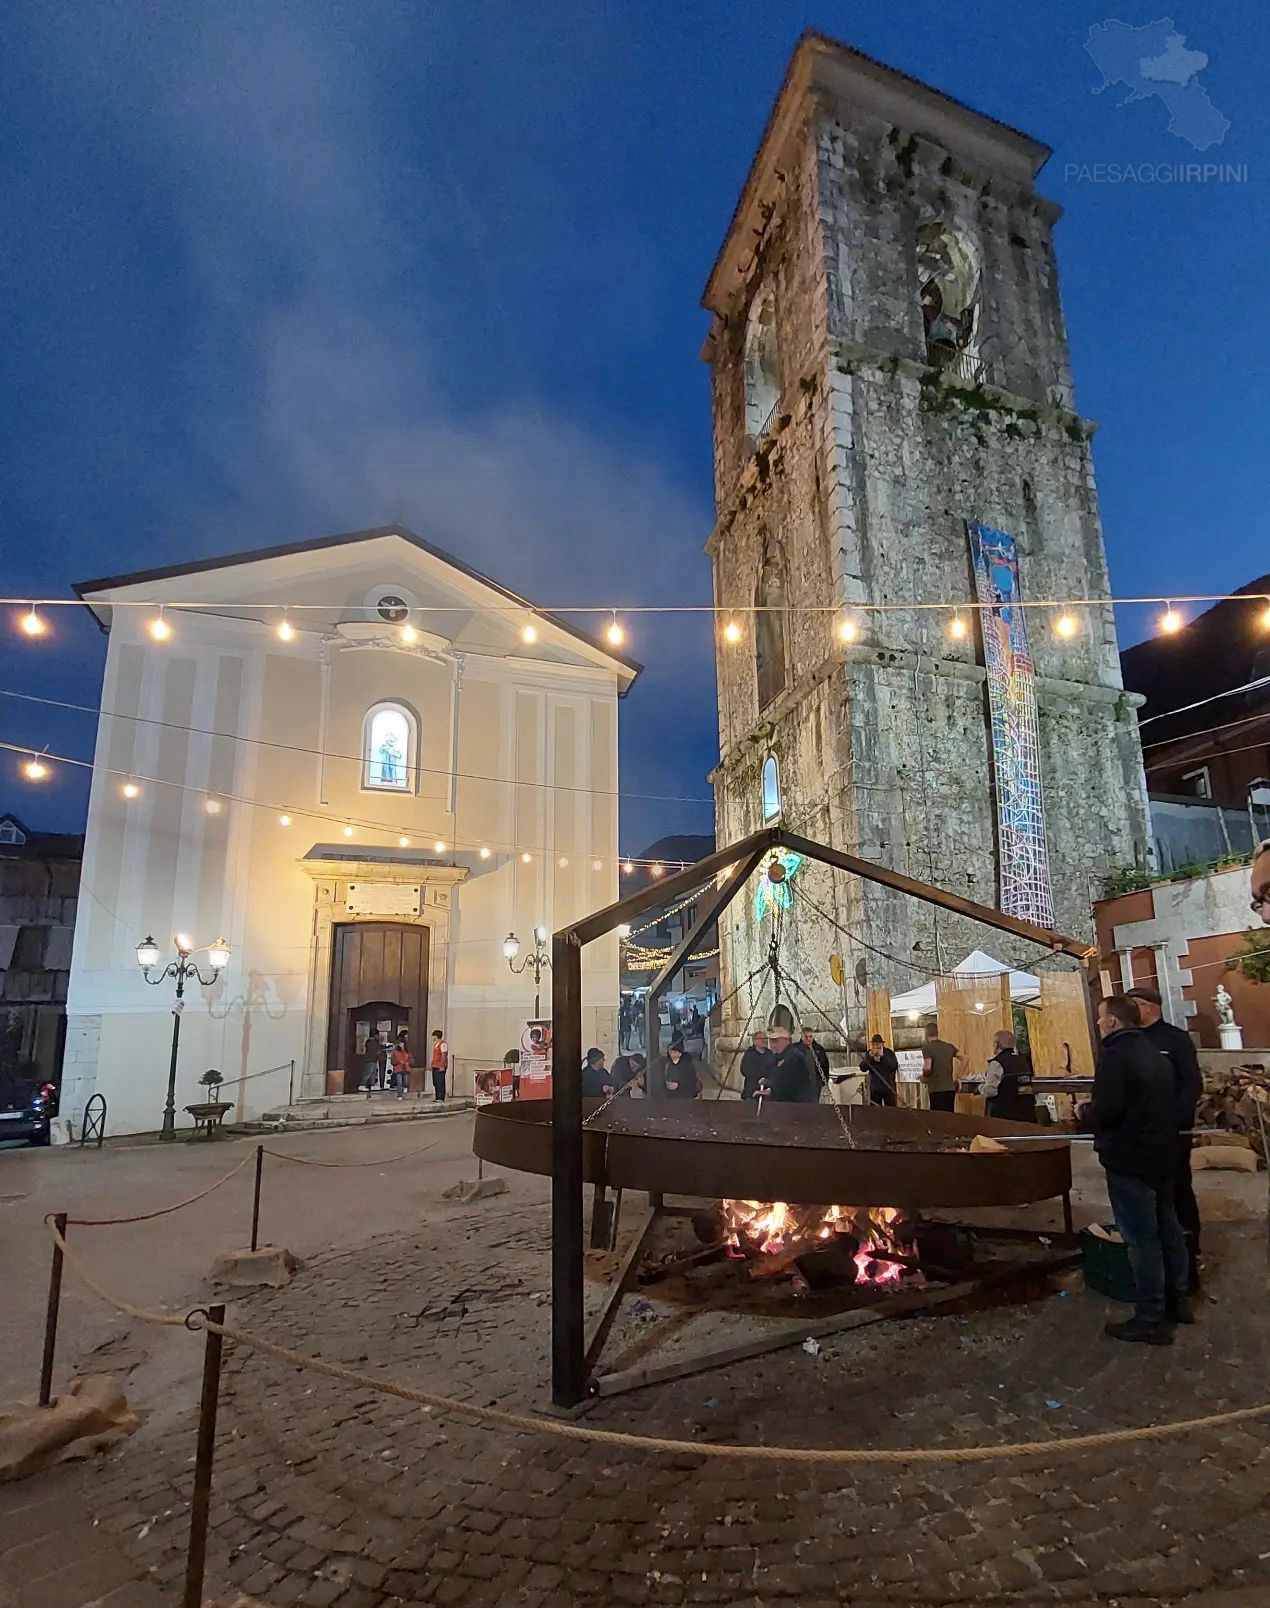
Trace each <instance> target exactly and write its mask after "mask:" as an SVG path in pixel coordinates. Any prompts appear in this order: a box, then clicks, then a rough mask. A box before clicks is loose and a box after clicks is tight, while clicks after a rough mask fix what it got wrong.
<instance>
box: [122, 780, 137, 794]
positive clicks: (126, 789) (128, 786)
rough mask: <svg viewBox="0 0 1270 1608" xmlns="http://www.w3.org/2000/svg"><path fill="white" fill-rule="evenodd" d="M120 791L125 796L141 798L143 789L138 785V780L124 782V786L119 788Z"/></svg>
mask: <svg viewBox="0 0 1270 1608" xmlns="http://www.w3.org/2000/svg"><path fill="white" fill-rule="evenodd" d="M119 791H120V792H121V793H122V794H123V796H124V797H125V798H140V797H141V789H140V788H139V787H138V786H137V784H136V782H133V781H127V782H125V783H124V784H123V786H122V787H121V788H120V789H119Z"/></svg>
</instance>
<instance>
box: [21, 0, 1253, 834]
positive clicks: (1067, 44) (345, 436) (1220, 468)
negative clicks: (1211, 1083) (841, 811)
mask: <svg viewBox="0 0 1270 1608" xmlns="http://www.w3.org/2000/svg"><path fill="white" fill-rule="evenodd" d="M1108 14H1109V13H1108V12H1107V11H1106V10H1105V9H1103V7H1102V6H1099V5H1094V6H1083V5H1070V4H1069V5H1065V6H1062V7H1040V6H1019V5H1018V4H1017V3H1005V0H1000V3H998V0H959V3H958V4H956V5H943V4H937V3H936V4H930V5H927V6H925V7H922V8H916V7H911V6H896V5H894V4H892V3H885V4H883V3H880V0H879V3H873V4H868V5H856V6H846V5H835V4H828V3H822V4H817V5H809V4H800V3H792V0H786V3H782V4H781V5H774V4H771V3H770V0H768V3H762V4H759V3H753V4H731V3H725V0H716V3H713V4H710V5H685V4H683V0H640V3H639V4H638V5H632V4H617V3H599V4H596V3H592V4H587V5H579V4H577V3H576V0H574V3H572V4H561V3H552V0H545V3H540V4H538V5H536V6H534V7H532V8H527V7H524V6H520V5H513V4H511V3H504V4H492V3H485V4H482V3H473V0H464V3H462V4H449V3H444V0H428V3H426V4H425V3H421V0H409V3H403V4H391V3H384V0H375V3H371V4H353V3H351V0H350V3H346V4H340V5H335V4H329V3H325V0H302V3H296V4H279V3H273V0H254V3H252V4H235V3H232V0H218V3H217V4H215V5H211V6H208V5H206V4H198V5H186V4H181V3H166V4H163V5H159V4H140V3H137V4H103V3H94V4H91V5H85V4H80V3H78V0H57V3H55V4H54V3H48V0H46V3H43V4H27V5H22V6H9V7H7V8H5V10H4V15H3V18H2V19H0V97H2V99H0V104H3V106H4V108H5V111H4V121H5V138H4V140H3V142H2V143H0V184H2V186H3V194H4V196H5V209H4V227H3V234H2V236H0V296H2V299H3V307H4V321H3V331H4V334H3V341H2V342H0V421H2V423H0V490H2V492H3V498H2V501H0V510H2V513H0V518H2V520H3V525H2V527H0V528H2V529H3V554H4V563H3V582H2V583H0V589H2V590H3V592H4V593H5V594H7V595H8V594H16V595H27V594H30V593H32V592H38V593H41V594H45V593H52V594H60V593H64V592H65V591H66V590H67V588H68V587H69V585H70V583H71V582H72V581H74V580H76V579H82V578H85V577H88V576H92V575H98V574H105V573H113V572H119V571H123V570H131V569H137V568H142V567H146V566H150V565H154V564H159V563H165V562H170V561H176V560H182V559H191V558H195V557H199V556H204V555H210V554H214V553H217V552H226V551H232V550H237V549H241V548H248V547H254V546H263V545H266V544H269V543H273V542H280V541H294V540H300V539H303V538H304V537H306V536H310V535H320V534H326V533H329V532H333V531H338V530H345V529H354V528H358V527H365V526H369V525H375V524H379V523H382V522H384V521H386V520H388V519H390V518H394V517H397V518H403V519H404V520H405V521H406V522H407V523H408V524H410V525H411V526H413V528H415V529H417V530H419V531H420V532H421V533H422V534H423V535H425V536H427V537H429V538H430V539H432V540H434V541H435V542H437V543H438V544H439V545H441V546H443V547H447V548H449V549H450V550H452V551H453V552H455V553H458V554H460V555H461V556H463V557H465V558H466V559H468V560H469V561H470V562H472V563H474V564H475V565H477V566H478V567H480V568H483V569H486V570H488V571H489V572H490V573H492V574H494V575H495V576H497V577H498V578H499V579H501V580H502V581H503V582H505V583H506V584H507V585H509V586H512V587H515V588H517V589H520V590H523V591H524V592H526V593H527V594H528V595H529V596H531V597H533V598H535V599H536V600H538V601H540V602H542V603H543V604H546V605H551V604H558V603H562V602H570V601H573V602H591V601H594V602H596V603H607V602H609V601H611V600H615V601H623V600H624V601H638V602H650V603H655V602H676V601H696V602H704V601H708V598H709V571H708V565H707V563H706V560H705V558H704V556H703V554H702V551H701V548H702V543H703V541H704V540H705V538H706V536H707V534H708V532H709V529H710V524H711V491H710V485H711V482H710V435H709V408H708V398H707V387H706V370H705V368H704V366H703V365H702V364H701V363H700V362H699V360H698V355H697V354H698V351H699V349H700V346H701V341H702V338H703V336H704V334H705V331H706V318H705V315H704V314H703V313H702V312H701V310H700V308H699V305H698V301H699V296H700V291H701V286H702V284H703V282H704V280H705V276H706V273H707V271H708V269H709V266H710V263H711V261H712V260H713V257H714V254H715V251H716V249H717V247H718V244H719V241H720V239H721V236H722V232H723V230H724V229H725V227H726V225H727V221H728V219H729V216H730V214H731V210H732V206H733V203H734V201H735V199H736V195H737V192H738V189H739V186H740V184H741V182H742V180H743V178H744V175H745V172H746V169H747V167H748V164H749V161H750V158H751V155H752V153H753V150H754V146H755V143H756V141H757V139H758V136H759V133H760V131H761V129H762V127H763V122H764V119H765V117H766V115H767V111H768V108H769V105H770V103H771V100H772V97H773V95H774V94H775V92H776V89H777V87H778V85H779V83H780V80H781V76H782V74H783V72H784V68H785V64H786V60H787V58H788V55H789V52H790V50H791V48H792V46H793V44H794V41H795V39H796V37H797V35H798V33H799V31H800V30H801V29H802V28H804V27H817V28H820V29H822V30H824V31H826V32H828V33H831V34H835V35H837V36H838V37H841V38H843V39H845V40H847V41H848V42H849V43H851V44H853V45H855V46H857V47H858V48H860V49H862V50H864V51H867V52H869V53H870V54H872V55H875V56H877V57H879V58H880V59H882V60H884V61H887V62H890V63H891V64H893V65H894V66H896V67H899V68H902V69H903V70H904V71H906V72H908V73H911V74H913V75H914V76H916V77H919V78H922V79H925V80H927V81H928V82H930V83H932V84H935V85H937V86H938V87H940V88H942V89H944V90H946V91H948V92H949V93H951V94H953V95H955V96H957V97H958V98H960V99H962V100H965V101H967V102H969V103H970V104H971V105H974V106H976V107H978V108H980V109H981V110H983V111H985V112H988V113H991V114H992V115H994V116H996V117H998V118H1001V119H1003V120H1005V121H1007V122H1010V123H1013V124H1015V125H1017V126H1019V127H1021V128H1024V129H1026V130H1027V131H1028V132H1030V133H1032V134H1035V135H1036V136H1038V137H1040V138H1042V139H1044V140H1046V141H1047V142H1048V143H1049V144H1051V145H1052V146H1053V147H1054V149H1055V155H1054V157H1053V159H1052V160H1051V163H1050V166H1049V168H1048V169H1047V171H1046V172H1045V173H1044V174H1043V175H1042V181H1041V183H1042V188H1043V189H1044V190H1045V191H1046V192H1047V193H1048V194H1049V195H1051V196H1053V197H1054V198H1055V199H1056V200H1058V201H1059V202H1061V203H1062V205H1063V206H1064V207H1065V208H1066V209H1067V212H1066V217H1065V218H1064V220H1063V221H1062V222H1061V223H1060V224H1059V226H1058V236H1057V238H1058V247H1059V260H1060V265H1061V269H1062V274H1063V289H1064V300H1065V305H1066V310H1067V317H1068V324H1069V331H1070V336H1071V342H1072V352H1073V362H1074V367H1075V372H1076V383H1077V400H1078V405H1079V406H1080V407H1081V408H1082V410H1083V411H1084V412H1085V413H1087V414H1089V415H1091V416H1093V417H1095V418H1097V419H1100V420H1101V421H1102V424H1103V429H1102V433H1101V434H1100V436H1099V438H1098V443H1097V449H1096V451H1097V465H1098V473H1099V481H1100V487H1101V491H1102V499H1103V516H1104V521H1105V526H1106V535H1107V544H1108V548H1109V551H1110V556H1111V569H1112V578H1113V585H1114V586H1115V588H1116V590H1117V591H1118V592H1121V593H1125V592H1136V591H1148V592H1156V591H1162V592H1173V593H1183V592H1187V591H1192V590H1193V591H1199V592H1214V591H1221V590H1225V589H1227V588H1230V587H1233V586H1236V585H1238V584H1239V583H1240V582H1242V581H1245V580H1247V579H1249V578H1250V577H1251V576H1253V575H1255V574H1257V573H1258V572H1260V571H1261V570H1263V569H1264V568H1265V567H1266V562H1267V554H1268V553H1270V539H1268V536H1267V521H1266V516H1265V512H1264V505H1265V493H1264V471H1263V470H1262V471H1258V470H1257V469H1256V465H1257V464H1259V463H1261V464H1264V458H1265V435H1266V375H1267V373H1268V372H1270V350H1268V347H1270V339H1268V336H1267V329H1268V328H1270V324H1268V321H1267V319H1266V317H1265V312H1264V308H1265V289H1264V278H1265V271H1266V270H1265V265H1266V263H1267V262H1268V261H1270V214H1268V213H1267V208H1266V204H1265V202H1266V183H1267V174H1268V173H1270V138H1268V137H1267V132H1268V130H1267V125H1268V122H1270V110H1268V109H1267V101H1266V97H1265V95H1264V92H1263V88H1264V85H1263V74H1262V66H1263V61H1264V42H1265V21H1264V13H1263V10H1262V8H1261V7H1259V6H1257V7H1254V6H1253V5H1252V4H1251V3H1250V0H1228V3H1227V4H1225V5H1223V6H1222V7H1220V8H1213V7H1203V8H1201V7H1198V6H1193V7H1191V8H1190V11H1189V12H1187V11H1185V10H1176V9H1171V10H1170V12H1169V14H1170V15H1172V16H1173V19H1174V22H1175V24H1176V27H1177V29H1178V31H1179V32H1180V33H1182V34H1184V35H1185V36H1186V40H1187V47H1188V49H1197V50H1201V51H1203V52H1205V53H1207V55H1208V57H1209V64H1208V67H1207V68H1206V69H1205V71H1204V73H1203V75H1202V82H1203V84H1204V86H1205V87H1206V88H1207V90H1208V93H1209V96H1210V98H1211V99H1212V101H1213V102H1214V104H1215V105H1216V106H1217V107H1218V108H1219V110H1220V111H1221V112H1222V113H1223V114H1224V115H1225V116H1226V117H1227V118H1228V119H1229V122H1230V130H1229V132H1228V133H1227V135H1226V137H1225V141H1224V143H1223V144H1222V145H1221V146H1220V147H1216V148H1214V149H1212V150H1210V151H1208V152H1206V153H1203V154H1200V153H1197V152H1195V151H1193V150H1192V149H1191V147H1190V146H1188V145H1185V144H1184V143H1183V142H1181V141H1180V140H1178V139H1177V138H1176V137H1175V136H1173V135H1171V134H1169V133H1168V132H1167V127H1166V125H1167V121H1168V113H1167V110H1166V108H1165V106H1164V105H1163V103H1162V102H1161V101H1160V100H1158V99H1151V100H1146V101H1142V102H1140V103H1138V104H1135V105H1129V106H1122V105H1121V104H1120V103H1121V102H1122V101H1123V100H1124V99H1125V95H1126V91H1123V90H1120V89H1110V90H1107V91H1105V92H1104V93H1102V94H1100V95H1095V94H1093V93H1092V91H1093V90H1094V88H1095V86H1096V85H1097V84H1098V83H1099V81H1100V75H1099V73H1098V71H1097V69H1096V68H1095V66H1094V64H1093V62H1092V60H1091V58H1090V57H1089V55H1088V54H1087V53H1086V51H1085V49H1084V48H1083V47H1084V41H1085V39H1086V38H1087V36H1088V32H1089V28H1090V26H1091V25H1092V24H1095V23H1098V22H1101V21H1103V20H1105V19H1106V17H1107V16H1108ZM1161 14H1162V13H1160V12H1159V11H1157V10H1152V9H1149V8H1148V9H1146V10H1143V9H1141V8H1140V7H1132V6H1131V7H1129V8H1128V9H1127V10H1126V8H1125V6H1124V5H1118V6H1117V7H1116V8H1115V9H1114V10H1113V11H1112V12H1111V13H1110V15H1113V16H1116V17H1119V18H1120V19H1121V20H1123V21H1125V22H1129V23H1134V24H1142V23H1146V22H1150V21H1153V20H1155V19H1156V18H1157V17H1158V16H1159V15H1161ZM1188 160H1198V161H1212V160H1217V161H1224V162H1234V163H1246V164H1247V165H1248V182H1247V183H1246V184H1225V185H1220V184H1216V183H1207V184H1191V185H1174V186H1172V187H1164V186H1146V185H1126V184H1119V185H1116V184H1101V185H1093V184H1084V185H1082V184H1076V183H1072V182H1070V181H1068V180H1067V179H1065V177H1064V167H1065V165H1066V164H1068V163H1076V164H1093V163H1096V162H1101V163H1106V162H1120V163H1134V164H1139V163H1164V162H1168V163H1176V162H1185V161H1188ZM1258 442H1260V443H1261V445H1260V446H1258ZM969 512H973V511H969ZM58 627H59V633H58V640H57V642H56V643H55V644H53V643H45V644H42V645H32V644H30V643H27V642H26V641H24V640H22V639H20V638H17V637H15V635H14V632H13V629H12V623H11V622H6V623H5V628H4V629H3V631H0V688H7V689H17V690H20V691H25V692H36V693H43V694H45V695H51V696H55V697H69V698H72V699H75V700H77V701H86V702H90V703H95V702H96V700H97V697H98V668H99V664H100V657H101V646H100V639H99V638H98V637H97V635H96V632H95V630H94V629H93V628H92V627H91V625H90V624H89V623H87V622H86V621H84V620H83V619H80V620H78V621H72V620H71V619H70V618H69V616H65V615H59V617H58ZM1143 629H1144V622H1143V620H1142V619H1141V618H1140V617H1138V616H1137V615H1134V614H1132V613H1129V612H1126V617H1125V618H1124V619H1123V620H1122V630H1123V632H1124V634H1125V637H1126V639H1127V640H1132V639H1133V637H1134V636H1135V635H1138V634H1140V633H1141V632H1142V630H1143ZM631 650H632V651H633V652H634V653H635V654H636V655H637V656H638V657H639V658H641V659H643V660H645V662H646V663H647V664H648V665H649V670H648V673H647V674H646V676H645V678H644V679H643V680H642V681H641V682H640V683H639V685H638V686H637V688H636V690H635V692H634V693H633V694H632V695H631V697H630V698H629V699H628V700H627V702H626V704H625V706H624V711H623V745H622V747H623V774H622V781H623V787H624V790H627V791H628V792H630V793H633V794H637V793H653V794H658V793H676V794H688V795H693V796H695V797H697V798H699V799H705V798H706V797H707V796H708V789H707V788H706V786H705V783H704V773H705V772H706V770H707V769H708V768H709V766H710V765H711V763H712V762H713V760H714V758H715V757H716V753H717V749H716V743H715V729H714V693H713V673H712V669H711V658H712V653H711V637H710V631H709V627H708V625H707V624H706V622H705V621H704V619H700V618H698V619H696V620H692V619H689V620H684V619H682V618H681V619H679V620H674V619H667V620H663V621H660V622H657V623H655V624H654V623H647V624H644V625H641V626H640V628H639V629H638V631H637V632H636V633H635V635H634V636H633V638H632V641H631ZM50 738H51V739H52V741H53V744H54V746H61V747H63V748H64V749H65V750H66V751H68V752H75V753H79V754H83V755H88V754H89V753H91V741H92V721H91V720H90V719H89V718H88V717H84V716H66V717H61V718H56V719H52V718H50V717H49V715H48V714H47V712H44V711H40V710H38V709H37V708H35V707H34V706H29V705H24V704H22V703H20V702H17V701H15V700H13V699H11V698H6V697H0V739H4V740H8V741H18V742H24V743H25V742H31V743H36V744H37V745H40V746H42V745H43V744H44V743H46V742H48V741H50ZM15 772H16V765H15V762H14V760H13V759H12V757H10V756H7V755H4V756H0V808H12V809H16V810H17V811H18V812H19V813H21V814H22V815H23V816H24V817H25V818H27V819H29V820H30V821H31V822H32V824H38V825H43V826H46V827H49V828H63V829H70V828H73V827H74V826H75V825H76V824H77V822H78V820H79V819H80V818H81V816H82V810H83V802H84V797H85V792H86V789H85V786H84V783H83V778H82V775H80V776H73V775H69V774H68V773H67V772H66V771H65V770H63V771H62V772H61V773H60V774H59V775H58V777H57V779H56V781H55V783H54V784H51V785H49V786H47V787H46V788H45V789H43V790H42V792H41V795H40V797H39V799H38V801H37V799H36V797H34V796H33V789H32V788H31V787H30V785H29V784H25V783H22V782H21V781H19V780H18V779H17V778H16V775H15ZM711 821H712V816H711V811H710V809H709V807H708V806H707V805H704V804H697V805H692V804H682V805H670V804H660V803H652V802H649V801H641V800H639V799H637V798H631V799H628V800H627V801H625V802H624V806H623V833H622V840H623V847H624V848H627V849H631V850H636V849H638V848H639V847H640V846H641V845H642V844H643V843H645V842H647V841H648V840H649V839H650V838H652V837H654V836H656V835H659V834H660V833H662V832H674V831H694V830H708V829H709V827H710V825H711Z"/></svg>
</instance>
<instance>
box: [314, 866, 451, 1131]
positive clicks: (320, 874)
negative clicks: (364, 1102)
mask: <svg viewBox="0 0 1270 1608" xmlns="http://www.w3.org/2000/svg"><path fill="white" fill-rule="evenodd" d="M301 864H302V866H303V867H304V869H305V871H306V872H307V873H308V875H309V876H310V877H312V879H313V932H312V936H311V938H310V941H309V968H308V996H309V1008H308V1011H307V1013H306V1015H305V1025H304V1058H303V1061H302V1063H301V1066H300V1076H299V1079H298V1086H297V1089H296V1098H297V1099H300V1100H318V1099H321V1098H322V1097H323V1096H324V1095H325V1093H326V1073H327V1067H326V1049H327V1039H328V1036H329V1034H328V1029H329V1026H330V1010H331V962H332V958H333V944H334V929H335V927H336V925H337V924H338V925H340V926H354V925H360V924H361V923H363V922H365V923H371V924H373V923H380V924H382V923H383V922H385V921H391V922H394V923H395V924H397V925H399V926H403V927H427V928H428V999H429V1002H431V1001H433V1000H436V1001H437V1003H438V1010H439V1012H440V1013H442V1014H438V1015H437V1016H436V1017H435V1018H434V1020H436V1021H441V1022H443V1021H445V1019H446V1018H445V1015H444V1014H443V1013H444V1011H445V1008H446V1006H447V1005H448V1003H449V998H448V995H449V990H448V986H447V984H448V981H449V956H450V924H451V921H452V919H453V917H454V914H455V911H454V901H455V890H456V889H457V887H458V885H459V883H460V882H462V881H463V880H464V878H465V877H466V876H467V868H466V867H465V866H458V865H438V864H428V863H425V864H408V863H401V864H397V863H393V862H389V861H380V860H355V859H348V860H327V859H321V860H308V859H306V860H302V861H301ZM350 882H353V883H357V884H358V885H359V886H365V885H366V884H368V883H371V884H373V883H378V884H380V885H396V886H399V887H401V886H405V887H414V886H416V885H417V886H418V887H419V890H420V894H421V898H420V906H419V914H418V915H416V916H411V915H399V914H396V913H394V914H392V915H386V914H378V915H370V914H366V915H355V914H353V913H352V912H350V911H349V910H348V909H347V908H346V903H347V895H346V892H345V889H346V887H347V885H348V884H349V883H350ZM429 1013H430V1014H431V1003H430V1004H429Z"/></svg>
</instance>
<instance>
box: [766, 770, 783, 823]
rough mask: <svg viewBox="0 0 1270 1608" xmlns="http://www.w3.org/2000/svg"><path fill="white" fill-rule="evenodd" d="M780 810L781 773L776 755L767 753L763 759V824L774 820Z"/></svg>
mask: <svg viewBox="0 0 1270 1608" xmlns="http://www.w3.org/2000/svg"><path fill="white" fill-rule="evenodd" d="M780 812H781V773H780V769H779V767H778V766H777V764H776V755H775V754H769V755H768V756H767V758H766V759H765V760H764V761H763V824H764V826H766V825H767V823H768V822H769V821H774V820H775V819H776V817H777V816H778V815H779V814H780Z"/></svg>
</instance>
